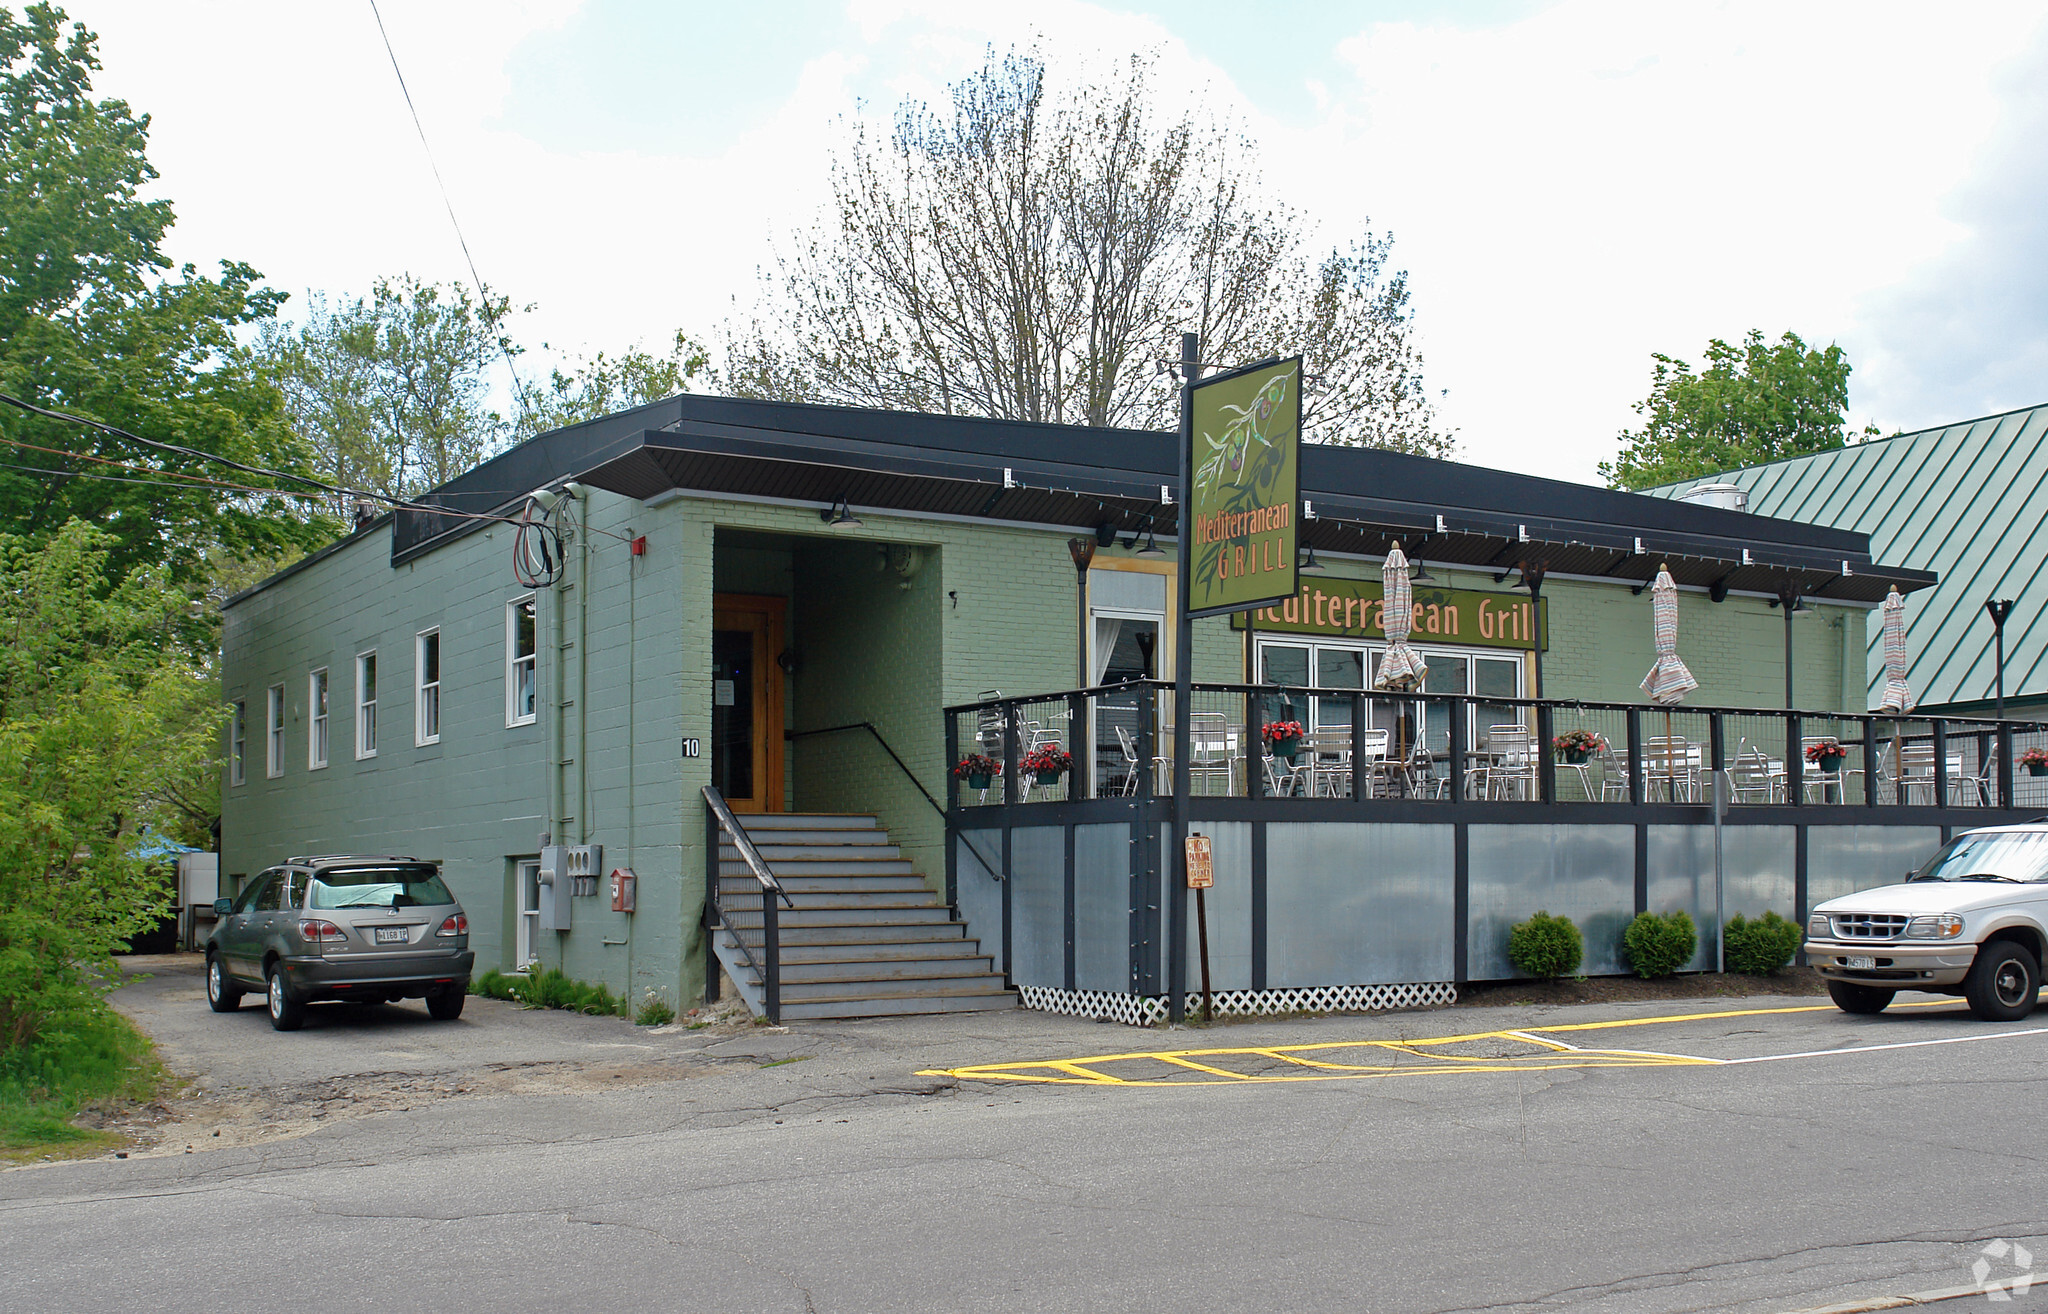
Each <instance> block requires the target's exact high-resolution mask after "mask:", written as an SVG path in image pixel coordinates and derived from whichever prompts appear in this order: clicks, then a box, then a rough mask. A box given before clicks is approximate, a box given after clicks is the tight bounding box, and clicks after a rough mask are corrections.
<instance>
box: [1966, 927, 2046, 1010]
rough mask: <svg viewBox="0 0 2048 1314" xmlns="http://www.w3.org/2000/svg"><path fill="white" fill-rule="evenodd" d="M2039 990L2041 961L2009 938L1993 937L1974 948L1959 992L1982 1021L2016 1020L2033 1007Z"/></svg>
mask: <svg viewBox="0 0 2048 1314" xmlns="http://www.w3.org/2000/svg"><path fill="white" fill-rule="evenodd" d="M2040 993H2041V965H2040V964H2039V963H2037V962H2035V961H2034V956H2033V955H2032V954H2030V953H2028V952H2027V951H2026V950H2025V949H2023V948H2021V947H2020V946H2019V945H2016V944H2014V943H2013V942H2012V941H2010V940H1994V941H1992V942H1991V943H1990V944H1987V945H1985V946H1984V947H1983V948H1982V949H1979V950H1978V951H1977V961H1976V962H1974V963H1972V964H1971V965H1970V975H1969V978H1968V979H1967V980H1965V981H1964V982H1963V995H1964V997H1965V998H1967V999H1968V1000H1969V1001H1970V1011H1971V1012H1972V1013H1975V1014H1976V1015H1977V1016H1978V1017H1980V1018H1983V1019H1984V1020H1985V1021H1986V1022H2017V1021H2019V1020H2020V1019H2021V1018H2023V1017H2025V1016H2026V1015H2027V1014H2029V1013H2031V1012H2033V1011H2034V1001H2035V1000H2036V999H2037V998H2038V997H2039V996H2040Z"/></svg>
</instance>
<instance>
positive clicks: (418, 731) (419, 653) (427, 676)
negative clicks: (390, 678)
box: [412, 628, 441, 745]
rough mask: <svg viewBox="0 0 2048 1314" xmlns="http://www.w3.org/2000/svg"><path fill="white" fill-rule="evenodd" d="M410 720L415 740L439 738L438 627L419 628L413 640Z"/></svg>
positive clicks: (429, 741) (435, 740)
mask: <svg viewBox="0 0 2048 1314" xmlns="http://www.w3.org/2000/svg"><path fill="white" fill-rule="evenodd" d="M412 668H413V671H414V683H413V700H412V705H413V722H412V741H413V743H415V744H419V745H426V744H438V743H440V742H441V631H440V630H439V629H438V628H437V629H431V630H421V631H420V632H419V635H418V637H417V638H415V639H414V640H413V667H412Z"/></svg>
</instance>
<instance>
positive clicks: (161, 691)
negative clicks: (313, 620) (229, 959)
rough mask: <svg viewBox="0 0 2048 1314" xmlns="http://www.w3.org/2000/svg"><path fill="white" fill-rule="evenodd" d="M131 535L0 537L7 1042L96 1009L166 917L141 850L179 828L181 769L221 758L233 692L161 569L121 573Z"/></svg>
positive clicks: (1, 890)
mask: <svg viewBox="0 0 2048 1314" xmlns="http://www.w3.org/2000/svg"><path fill="white" fill-rule="evenodd" d="M119 543H120V541H119V539H118V538H117V537H116V536H114V535H112V534H107V533H104V532H102V531H100V530H97V529H94V528H91V527H90V526H87V525H85V524H84V523H83V522H81V521H77V520H73V521H70V522H68V523H67V524H65V525H64V526H62V527H61V528H59V529H58V530H56V531H55V532H54V533H53V534H51V535H49V536H48V537H46V538H44V539H43V540H42V541H41V542H40V543H35V542H31V541H29V540H26V539H23V538H21V537H18V536H13V535H0V1050H5V1049H6V1048H8V1047H11V1046H16V1045H23V1044H27V1043H29V1042H30V1041H32V1040H33V1039H35V1037H36V1036H37V1034H38V1033H39V1032H40V1031H42V1030H43V1029H44V1028H45V1027H46V1026H47V1025H49V1024H51V1022H52V1021H53V1019H58V1018H61V1017H64V1016H67V1015H71V1014H75V1013H76V1012H77V1011H78V1010H80V1009H82V1008H83V1009H90V1008H92V1007H95V1006H96V1000H97V995H98V989H99V984H100V983H101V982H103V981H105V980H106V979H108V974H107V973H106V972H105V971H104V969H106V968H108V967H111V961H110V960H111V956H112V954H113V953H114V952H115V950H116V949H117V948H118V947H119V946H120V945H121V943H122V942H123V941H125V940H126V939H127V938H128V937H129V936H131V935H133V934H134V933H136V932H137V931H139V930H141V929H143V928H144V927H146V926H148V925H150V924H151V923H152V922H153V920H154V919H155V918H156V917H158V916H159V915H161V913H162V912H163V910H164V906H165V897H166V896H165V892H164V890H163V889H162V887H161V886H160V885H159V884H158V883H157V882H156V881H155V880H153V879H152V878H151V877H150V876H149V875H148V874H147V872H146V871H145V869H144V865H143V863H142V862H141V861H140V860H139V859H138V858H136V857H135V856H134V850H135V846H136V842H137V840H138V838H139V836H140V833H141V828H142V826H143V825H144V824H146V823H165V822H169V823H171V824H175V823H176V818H175V817H172V816H171V815H169V810H168V809H167V808H166V806H165V800H164V797H163V785H164V782H165V779H166V776H167V774H170V773H175V772H178V771H180V770H184V769H189V768H190V766H191V765H192V764H193V763H195V762H205V761H207V760H210V759H211V758H213V757H214V756H216V755H217V747H216V741H217V739H218V732H219V726H220V708H219V700H218V696H217V694H215V693H212V692H210V690H209V688H208V685H207V683H206V681H205V680H204V678H203V677H202V676H201V675H199V674H198V672H199V671H200V669H201V664H200V662H199V659H198V656H197V654H195V653H194V652H193V651H191V649H190V648H189V647H187V646H186V645H185V644H184V643H183V641H182V640H181V638H180V634H181V624H180V623H181V621H182V620H183V619H184V616H185V614H186V612H187V610H188V608H189V606H190V605H191V598H190V596H189V595H188V594H186V593H185V592H184V591H183V590H182V589H180V588H178V587H177V586H176V585H175V584H173V583H172V582H171V581H170V579H169V578H168V572H167V571H165V570H164V569H162V568H160V567H155V566H143V567H138V568H136V569H135V570H133V571H131V572H130V573H128V574H127V575H126V576H125V577H124V578H121V579H120V580H119V581H118V582H116V581H115V576H114V575H113V574H112V568H113V562H114V558H115V555H116V551H117V549H118V547H119Z"/></svg>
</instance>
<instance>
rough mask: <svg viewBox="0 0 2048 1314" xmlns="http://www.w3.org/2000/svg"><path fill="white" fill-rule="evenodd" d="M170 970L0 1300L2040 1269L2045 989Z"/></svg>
mask: <svg viewBox="0 0 2048 1314" xmlns="http://www.w3.org/2000/svg"><path fill="white" fill-rule="evenodd" d="M197 986H198V979H197V976H196V973H191V972H190V971H189V970H188V969H186V968H184V967H181V966H177V965H169V966H164V967H161V968H159V969H158V970H157V974H156V975H155V976H154V977H152V978H151V979H149V980H146V981H142V982H139V983H138V984H136V985H132V986H130V987H128V988H127V989H126V990H124V991H123V992H121V995H120V997H119V1000H120V1002H121V1004H122V1006H123V1007H124V1008H127V1009H128V1010H129V1011H130V1012H131V1014H132V1015H134V1016H136V1017H137V1018H138V1019H139V1020H140V1021H141V1022H142V1023H143V1024H144V1025H145V1026H146V1027H148V1028H149V1029H150V1030H151V1031H152V1033H153V1034H155V1035H157V1036H158V1037H159V1040H160V1043H161V1045H162V1047H163V1050H164V1052H165V1054H166V1056H167V1058H168V1059H169V1061H170V1062H171V1063H172V1064H173V1066H174V1067H178V1068H179V1069H180V1070H182V1071H184V1072H187V1073H190V1074H192V1075H194V1076H195V1077H196V1078H198V1080H199V1081H200V1082H202V1083H203V1084H196V1085H195V1086H194V1087H193V1093H192V1094H191V1095H190V1096H188V1097H187V1099H186V1100H185V1101H180V1102H179V1104H178V1105H177V1106H176V1107H177V1108H178V1111H179V1115H180V1121H178V1122H176V1123H174V1124H172V1125H171V1126H170V1127H169V1128H168V1129H166V1132H165V1134H162V1135H160V1136H159V1138H158V1143H156V1144H155V1145H154V1146H152V1147H151V1148H148V1149H146V1150H141V1151H136V1152H131V1157H129V1158H126V1159H114V1158H111V1157H103V1158H99V1159H94V1160H89V1161H80V1162H74V1163H63V1164H51V1165H46V1166H39V1167H29V1168H23V1169H16V1170H12V1171H9V1172H5V1173H0V1210H4V1216H5V1222H4V1226H5V1228H6V1235H7V1237H8V1242H7V1245H6V1246H5V1247H4V1249H0V1291H5V1292H6V1293H7V1294H6V1298H5V1300H4V1304H5V1306H6V1308H8V1309H10V1310H22V1311H31V1310H66V1311H70V1310H101V1309H106V1310H114V1309H123V1310H125V1309H130V1308H133V1307H134V1305H135V1302H136V1299H137V1293H138V1292H141V1291H147V1292H148V1294H149V1298H150V1301H151V1303H152V1304H155V1305H161V1306H163V1307H165V1308H206V1309H210V1310H242V1309H251V1310H254V1309H269V1308H273V1307H275V1306H277V1305H279V1304H281V1303H284V1302H287V1301H289V1302H292V1303H294V1304H297V1305H299V1306H300V1307H302V1308H310V1309H323V1310H324V1309H337V1310H354V1309H365V1310H368V1309H380V1310H381V1309H390V1308H408V1309H436V1308H455V1307H458V1306H460V1307H469V1306H478V1307H493V1308H503V1309H508V1310H525V1309H536V1310H538V1309H549V1310H556V1311H561V1310H585V1309H591V1310H610V1309H624V1308H633V1307H646V1308H658V1309H664V1310H699V1309H702V1310H711V1309H717V1310H763V1311H781V1310H789V1311H798V1312H801V1311H811V1312H814V1314H826V1312H828V1311H898V1310H903V1311H923V1310H930V1311H954V1310H1004V1311H1011V1310H1017V1309H1031V1310H1116V1311H1127V1310H1133V1309H1163V1310H1209V1309H1226V1308H1276V1309H1289V1310H1367V1311H1395V1312H1400V1314H1406V1312H1408V1311H1417V1312H1421V1311H1437V1310H1467V1309H1481V1308H1484V1309H1489V1310H1536V1309H1545V1310H1549V1309H1569V1310H1575V1311H1577V1310H1587V1311H1616V1312H1621V1311H1628V1312H1630V1314H1633V1312H1635V1311H1650V1312H1658V1311H1691V1310H1709V1309H1712V1310H1737V1311H1755V1312H1758V1314H1762V1312H1764V1311H1773V1312H1777V1311H1790V1310H1803V1309H1811V1308H1818V1307H1823V1306H1829V1305H1833V1304H1838V1303H1842V1302H1849V1303H1851V1304H1859V1305H1863V1306H1865V1307H1869V1306H1870V1304H1871V1302H1872V1301H1873V1300H1875V1299H1878V1298H1882V1297H1896V1296H1900V1295H1904V1294H1909V1293H1916V1292H1928V1291H1937V1290H1945V1289H1958V1288H1962V1287H1973V1288H1974V1286H1975V1285H1976V1284H1977V1283H1978V1282H1979V1281H1990V1282H2002V1281H2009V1280H2011V1279H2013V1278H2016V1277H2022V1276H2025V1275H2026V1274H2027V1273H2028V1272H2029V1271H2030V1270H2029V1269H2027V1268H2025V1267H2022V1266H2021V1264H2020V1260H2021V1258H2022V1257H2023V1256H2024V1257H2029V1258H2030V1257H2031V1256H2033V1255H2039V1256H2040V1257H2041V1258H2040V1259H2039V1260H2038V1261H2035V1263H2034V1268H2035V1269H2037V1270H2038V1271H2040V1272H2041V1274H2042V1276H2043V1285H2042V1287H2041V1289H2040V1290H2039V1291H2038V1292H2028V1293H2026V1294H2025V1295H2023V1296H2022V1297H2021V1298H2020V1299H2019V1300H2017V1301H2007V1302H2001V1303H1998V1304H1996V1305H1995V1308H1997V1309H2000V1310H2010V1309H2032V1308H2041V1307H2042V1304H2041V1302H2042V1298H2043V1296H2048V1203H2044V1192H2043V1190H2042V1181H2043V1180H2044V1174H2043V1171H2042V1162H2041V1161H2042V1157H2043V1151H2044V1147H2048V1133H2044V1132H2043V1130H2042V1129H2043V1126H2044V1116H2043V1115H2044V1114H2048V1101H2044V1098H2043V1094H2042V1091H2043V1078H2044V1077H2048V1012H2043V1013H2038V1014H2037V1015H2036V1016H2035V1017H2034V1018H2032V1019H2029V1020H2028V1021H2027V1022H2024V1023H2017V1024H2007V1025H1999V1024H1986V1023H1981V1022H1977V1021H1974V1020H1972V1019H1971V1018H1970V1017H1969V1016H1968V1014H1967V1012H1966V1011H1964V1010H1963V1009H1962V1008H1961V1007H1960V1005H1959V1004H1957V1003H1955V1002H1954V1001H1948V1000H1936V999H1933V998H1930V997H1914V996H1902V997H1901V1002H1902V1004H1905V1005H1908V1006H1905V1007H1895V1009H1894V1010H1893V1011H1892V1012H1888V1013H1886V1014H1884V1015H1882V1016H1878V1017H1851V1016H1849V1015H1846V1014H1842V1013H1838V1012H1835V1011H1833V1010H1832V1009H1829V1008H1825V1007H1817V1006H1816V1005H1815V1002H1814V1001H1813V1000H1812V999H1811V998H1810V997H1787V996H1760V997H1757V998H1754V999H1747V1000H1717V1001H1712V1002H1711V1003H1703V1002H1702V1001H1698V1000H1684V1001H1676V1002H1665V1003H1659V1004H1643V1005H1583V1006H1576V1007H1565V1008H1555V1007H1553V1008H1543V1007H1522V1008H1512V1007H1502V1008H1483V1009H1482V1008H1455V1009H1434V1010H1425V1011H1415V1012H1407V1013H1398V1014H1379V1015H1372V1016H1344V1017H1328V1018H1320V1019H1286V1020H1273V1021H1264V1022H1258V1023H1249V1024H1243V1025H1231V1026H1215V1027H1209V1028H1188V1029H1181V1030H1175V1031H1163V1030H1151V1031H1139V1030H1133V1029H1130V1028H1125V1027H1120V1026H1116V1025H1114V1024H1096V1023H1090V1022H1083V1021H1077V1020H1073V1019H1065V1018H1055V1017H1049V1016H1045V1015H1039V1014H1029V1013H1016V1014H1004V1015H973V1016H967V1017H954V1018H946V1017H935V1018H913V1019H900V1020H885V1021H874V1022H862V1023H842V1024H825V1025H817V1026H801V1027H796V1028H791V1029H788V1030H781V1031H775V1030H770V1029H766V1028H760V1027H754V1026H748V1025H744V1024H740V1025H733V1024H720V1025H715V1026H710V1027H705V1028H702V1029H700V1030H697V1031H690V1030H688V1029H686V1028H683V1027H676V1028H669V1029H663V1030H661V1031H659V1032H653V1033H650V1032H649V1031H647V1030H646V1029H638V1028H633V1027H631V1026H628V1025H626V1024H624V1023H622V1022H619V1021H616V1020H612V1019H598V1018H581V1017H573V1016H569V1015H564V1014H545V1013H531V1012H525V1011H522V1010H518V1009H514V1008H512V1007H511V1006H509V1005H502V1004H491V1003H488V1002H487V1001H478V1000H472V1001H471V1005H470V1011H469V1012H466V1013H465V1015H464V1017H463V1019H462V1020H461V1021H460V1022H457V1023H452V1024H445V1025H437V1024H434V1023H432V1022H431V1021H429V1020H428V1019H427V1018H426V1015H425V1012H424V1010H423V1009H419V1008H418V1007H417V1006H412V1007H410V1008H407V1007H403V1006H401V1007H391V1008H384V1009H365V1010H350V1012H349V1015H347V1016H342V1015H330V1016H328V1017H326V1018H323V1019H321V1020H320V1021H319V1022H318V1023H309V1025H308V1027H307V1029H306V1030H305V1031H303V1032H300V1033H297V1034H293V1035H283V1034H277V1033H273V1032H272V1031H271V1030H270V1029H269V1027H268V1025H267V1024H266V1023H264V1021H263V1020H262V1019H261V1016H260V1014H259V1013H258V1012H257V1011H256V1010H255V1009H254V1008H251V1009H249V1010H248V1011H247V1013H246V1014H244V1015H238V1016H233V1017H216V1016H214V1015H213V1014H210V1013H208V1012H207V1011H206V1008H205V1004H204V1001H203V998H202V997H201V996H200V995H199V993H198V990H197ZM1918 1005H1925V1006H1918ZM414 1015H416V1016H414ZM316 1016H317V1010H316ZM1659 1018H1669V1019H1677V1020H1665V1021H1657V1020H1653V1019H1659ZM1610 1024H1621V1025H1610ZM355 1092H362V1093H363V1097H362V1098H356V1096H355V1094H354V1093H355ZM216 1130H218V1131H221V1132H222V1133H223V1134H222V1135H221V1136H218V1137H216V1136H214V1135H212V1132H213V1131H216ZM188 1145H189V1146H191V1147H192V1149H191V1150H190V1152H187V1150H186V1148H185V1147H186V1146H188ZM1980 1265H1981V1266H1982V1269H1983V1274H1984V1276H1983V1277H1982V1278H1981V1279H1980V1278H1979V1277H1978V1276H1977V1274H1976V1270H1977V1268H1978V1266H1980ZM1983 1300H1985V1297H1984V1296H1982V1295H1972V1296H1970V1297H1968V1298H1967V1299H1963V1300H1958V1301H1957V1302H1956V1303H1955V1304H1952V1305H1945V1306H1944V1307H1945V1308H1961V1307H1963V1306H1965V1305H1968V1306H1970V1307H1975V1305H1976V1302H1978V1301H1983ZM1986 1307H1987V1308H1990V1307H1993V1306H1991V1305H1990V1304H1989V1303H1988V1302H1987V1305H1986Z"/></svg>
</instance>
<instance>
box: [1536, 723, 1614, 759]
mask: <svg viewBox="0 0 2048 1314" xmlns="http://www.w3.org/2000/svg"><path fill="white" fill-rule="evenodd" d="M1605 747H1607V741H1606V740H1605V739H1602V738H1601V737H1600V736H1599V735H1597V734H1594V733H1593V732H1592V731H1591V730H1567V731H1565V732H1564V733H1563V734H1561V735H1559V736H1558V737H1557V738H1555V739H1553V740H1551V741H1550V748H1551V751H1552V752H1554V753H1556V754H1557V760H1558V761H1560V762H1563V763H1565V764H1567V765H1569V766H1582V765H1584V763H1585V761H1586V759H1587V758H1589V757H1591V756H1593V754H1595V753H1597V752H1599V751H1600V750H1601V749H1603V748H1605Z"/></svg>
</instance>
